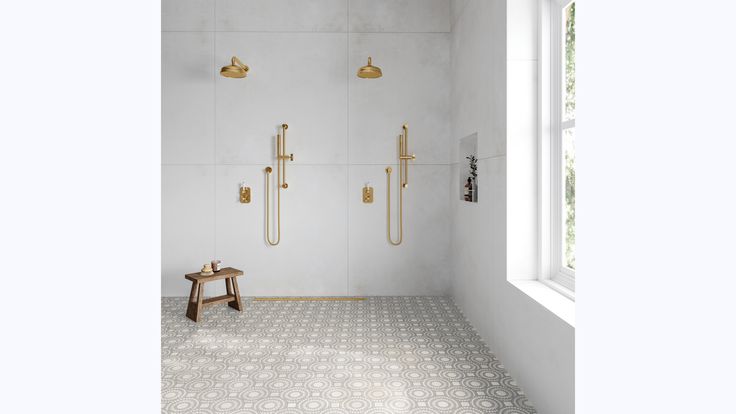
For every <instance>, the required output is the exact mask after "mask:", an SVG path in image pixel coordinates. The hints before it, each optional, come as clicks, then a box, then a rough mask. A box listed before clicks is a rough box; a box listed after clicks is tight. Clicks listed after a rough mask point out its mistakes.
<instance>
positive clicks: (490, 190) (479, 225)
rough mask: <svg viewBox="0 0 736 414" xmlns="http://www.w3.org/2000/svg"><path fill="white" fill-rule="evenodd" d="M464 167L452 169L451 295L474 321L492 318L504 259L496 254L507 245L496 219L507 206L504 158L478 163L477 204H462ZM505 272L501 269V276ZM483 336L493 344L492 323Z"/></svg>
mask: <svg viewBox="0 0 736 414" xmlns="http://www.w3.org/2000/svg"><path fill="white" fill-rule="evenodd" d="M460 168H463V169H464V168H466V167H465V165H464V164H459V165H458V164H455V165H454V166H453V168H452V174H453V177H454V179H453V180H452V183H451V185H452V190H451V194H453V197H452V200H451V203H452V209H453V217H454V223H453V234H452V259H453V272H452V274H453V279H452V294H453V297H455V299H456V300H457V302H458V303H459V304H461V306H462V309H463V311H464V312H465V313H466V315H467V316H468V318H470V319H472V320H477V319H490V318H491V317H492V316H493V313H492V309H493V304H492V301H491V300H490V295H491V294H492V290H493V279H492V278H491V277H490V275H492V274H495V273H491V271H492V269H498V266H499V265H501V266H502V265H503V263H504V261H503V260H502V259H503V258H502V257H500V256H501V255H499V254H498V253H497V251H498V250H499V249H501V248H502V247H503V244H504V243H505V239H504V235H505V232H502V231H499V229H498V228H496V227H494V225H497V224H498V223H497V221H496V220H495V219H496V217H498V216H500V214H499V212H500V211H502V209H503V208H504V207H505V206H504V204H503V203H504V202H505V197H504V194H503V188H502V184H503V183H505V181H504V178H505V175H504V174H503V171H504V168H505V159H504V157H499V158H491V159H488V158H486V159H481V160H479V161H478V202H477V203H469V202H466V201H461V200H460V198H459V196H458V194H459V192H460V189H459V185H460V183H459V180H458V179H457V177H458V176H459V173H460V170H459V169H460ZM502 273H503V269H501V273H499V274H502ZM478 329H479V333H480V335H481V336H482V337H483V338H484V339H485V340H486V341H488V342H489V344H492V340H493V335H492V330H491V324H479V325H478Z"/></svg>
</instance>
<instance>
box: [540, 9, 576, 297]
mask: <svg viewBox="0 0 736 414" xmlns="http://www.w3.org/2000/svg"><path fill="white" fill-rule="evenodd" d="M543 3H546V4H545V7H544V8H543V11H544V12H545V13H540V17H541V18H542V21H540V23H541V25H540V27H541V29H542V30H540V34H541V38H540V41H541V42H540V44H541V45H545V44H548V45H549V50H544V51H541V54H540V71H546V72H547V74H545V75H544V76H542V77H540V79H541V82H540V87H541V88H542V90H540V114H541V116H542V119H540V128H542V129H543V130H541V131H540V183H541V185H540V239H542V240H543V241H542V242H540V253H541V254H540V261H541V263H540V265H541V266H540V268H541V269H542V270H543V272H542V277H541V279H542V281H544V282H546V283H547V284H549V285H550V286H553V287H555V288H558V290H560V291H561V292H563V293H565V294H567V295H568V296H570V297H571V298H572V297H573V296H574V293H573V292H574V291H575V139H576V136H575V2H574V1H570V0H548V1H547V2H543ZM545 34H546V36H545ZM540 73H542V72H540ZM547 117H548V119H546V118H547ZM545 129H546V130H545Z"/></svg>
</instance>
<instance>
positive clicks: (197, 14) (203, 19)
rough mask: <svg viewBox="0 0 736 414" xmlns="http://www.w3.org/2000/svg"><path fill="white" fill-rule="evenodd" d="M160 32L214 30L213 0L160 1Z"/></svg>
mask: <svg viewBox="0 0 736 414" xmlns="http://www.w3.org/2000/svg"><path fill="white" fill-rule="evenodd" d="M161 30H163V31H205V30H209V31H211V30H215V0H162V1H161Z"/></svg>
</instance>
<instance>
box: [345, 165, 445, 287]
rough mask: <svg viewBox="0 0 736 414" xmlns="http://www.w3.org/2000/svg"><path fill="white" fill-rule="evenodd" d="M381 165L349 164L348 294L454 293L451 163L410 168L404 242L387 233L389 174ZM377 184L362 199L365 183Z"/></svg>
mask: <svg viewBox="0 0 736 414" xmlns="http://www.w3.org/2000/svg"><path fill="white" fill-rule="evenodd" d="M392 168H393V171H394V172H393V174H392V181H391V201H392V204H393V206H392V218H391V220H392V226H393V230H392V234H393V237H394V239H397V238H398V232H397V228H398V227H397V223H398V222H397V219H398V208H397V203H398V188H397V182H398V168H397V166H396V165H393V166H392ZM384 169H385V166H382V165H361V166H351V167H350V187H349V194H348V199H349V204H350V227H349V228H350V243H349V247H350V280H349V285H350V294H351V295H447V294H449V292H450V264H449V259H450V251H449V250H450V246H449V232H450V218H449V207H450V203H449V202H448V199H447V192H448V190H449V185H450V184H449V182H448V180H449V172H450V166H449V165H415V166H410V167H409V186H408V188H407V189H406V190H405V191H404V241H403V243H402V244H401V245H399V246H392V245H390V244H389V242H388V239H387V235H386V224H387V223H386V201H387V200H386V173H385V171H384ZM366 182H370V185H371V186H373V187H374V202H373V203H372V204H364V203H363V201H362V198H361V188H362V187H363V185H364V184H365V183H366Z"/></svg>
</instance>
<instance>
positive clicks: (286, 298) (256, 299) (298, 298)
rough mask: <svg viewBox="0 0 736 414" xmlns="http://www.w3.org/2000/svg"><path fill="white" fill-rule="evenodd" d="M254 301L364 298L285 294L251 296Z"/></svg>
mask: <svg viewBox="0 0 736 414" xmlns="http://www.w3.org/2000/svg"><path fill="white" fill-rule="evenodd" d="M253 300H254V301H259V302H260V301H282V300H283V301H286V300H365V298H356V297H319V296H286V297H279V298H253Z"/></svg>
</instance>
